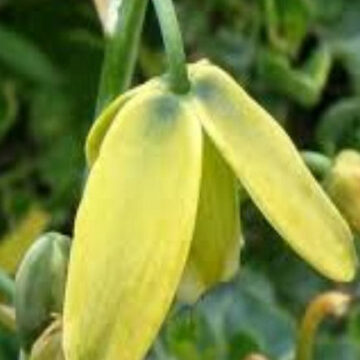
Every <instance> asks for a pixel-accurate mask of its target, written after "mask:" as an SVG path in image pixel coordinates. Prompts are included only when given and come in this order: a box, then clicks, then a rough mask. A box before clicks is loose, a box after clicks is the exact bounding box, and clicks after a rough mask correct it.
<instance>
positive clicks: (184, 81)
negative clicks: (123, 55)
mask: <svg viewBox="0 0 360 360" xmlns="http://www.w3.org/2000/svg"><path fill="white" fill-rule="evenodd" d="M153 3H154V6H155V10H156V14H157V17H158V19H159V23H160V28H161V33H162V37H163V40H164V45H165V51H166V55H167V57H168V63H169V80H170V87H171V90H172V91H173V92H175V93H177V94H183V93H186V92H188V91H189V89H190V81H189V77H188V74H187V68H186V56H185V51H184V44H183V40H182V35H181V31H180V27H179V23H178V20H177V17H176V12H175V9H174V4H173V2H172V1H171V0H153Z"/></svg>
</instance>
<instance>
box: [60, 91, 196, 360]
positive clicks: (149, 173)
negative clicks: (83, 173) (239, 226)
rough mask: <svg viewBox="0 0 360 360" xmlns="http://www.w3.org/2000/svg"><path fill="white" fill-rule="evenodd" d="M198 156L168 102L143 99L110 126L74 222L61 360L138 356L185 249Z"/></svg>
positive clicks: (170, 293) (191, 125)
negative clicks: (62, 358)
mask: <svg viewBox="0 0 360 360" xmlns="http://www.w3.org/2000/svg"><path fill="white" fill-rule="evenodd" d="M201 151H202V133H201V126H200V124H199V122H198V121H197V120H196V119H194V118H193V117H192V114H191V113H188V112H187V110H186V108H185V107H184V106H183V105H182V104H181V103H180V102H179V101H178V99H177V98H176V97H175V96H172V95H165V94H163V93H161V92H158V91H153V92H152V93H145V94H144V95H142V94H141V95H139V96H137V97H136V98H135V99H133V100H132V101H131V102H130V103H129V104H128V106H126V108H124V109H123V111H122V112H121V113H120V114H119V115H118V117H116V119H115V121H114V123H113V125H112V126H111V129H110V130H109V133H108V134H107V136H106V137H105V139H104V143H103V145H102V147H101V151H100V154H99V157H98V159H97V161H96V162H95V164H94V166H93V169H92V171H91V172H90V176H89V179H88V183H87V186H86V189H85V193H84V197H83V200H82V203H81V205H80V209H79V212H78V215H77V218H76V224H75V241H74V244H73V248H72V252H71V259H70V266H69V275H68V284H67V290H66V298H65V314H64V349H65V354H66V359H67V360H85V359H86V360H118V359H121V360H139V359H142V358H143V357H144V356H145V353H146V351H147V350H148V348H149V346H150V345H151V343H152V341H153V340H154V338H155V336H156V334H157V332H158V330H159V328H160V326H161V323H162V321H163V320H164V317H165V315H166V313H167V311H168V309H169V307H170V305H171V302H172V300H173V297H174V295H175V292H176V288H177V286H178V284H179V281H180V278H181V274H182V272H183V269H184V266H185V263H186V259H187V256H188V252H189V249H190V245H191V239H192V235H193V230H194V226H195V218H196V209H197V203H198V197H199V191H200V177H201Z"/></svg>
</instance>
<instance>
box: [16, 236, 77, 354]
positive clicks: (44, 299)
mask: <svg viewBox="0 0 360 360" xmlns="http://www.w3.org/2000/svg"><path fill="white" fill-rule="evenodd" d="M69 252H70V239H69V238H68V237H67V236H63V235H61V234H57V233H47V234H45V235H43V236H41V237H40V238H39V239H38V240H37V241H35V243H34V244H33V245H32V247H31V248H30V249H29V251H28V252H27V254H26V255H25V257H24V259H23V261H22V263H21V265H20V268H19V270H18V272H17V274H16V281H15V309H16V322H17V327H18V331H19V335H20V343H21V346H22V347H23V348H24V350H25V351H30V349H31V346H32V345H33V343H34V342H35V340H36V339H37V338H38V336H39V335H40V334H41V333H42V332H43V331H44V329H45V328H46V327H47V326H48V325H49V323H50V322H51V320H52V319H53V314H54V313H60V312H62V306H63V299H64V289H65V282H66V274H67V265H68V257H69Z"/></svg>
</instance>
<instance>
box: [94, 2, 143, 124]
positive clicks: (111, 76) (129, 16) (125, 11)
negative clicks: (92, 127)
mask: <svg viewBox="0 0 360 360" xmlns="http://www.w3.org/2000/svg"><path fill="white" fill-rule="evenodd" d="M111 1H112V2H113V3H115V1H116V2H117V3H118V6H117V7H115V8H114V10H113V11H114V12H116V11H117V12H118V18H117V21H116V25H115V27H114V31H112V32H110V33H109V34H107V44H106V51H105V58H104V64H103V69H102V74H101V80H100V88H99V94H98V100H97V104H96V111H95V116H96V117H97V116H98V115H99V114H100V113H101V111H102V110H103V109H104V108H105V107H106V106H107V105H108V104H109V103H110V102H111V101H112V100H114V99H115V98H116V97H117V96H118V95H119V94H120V93H123V92H125V91H126V90H127V89H128V88H129V86H130V84H131V79H132V77H133V74H134V69H135V63H136V59H137V54H138V49H139V42H140V35H141V31H142V28H143V23H144V18H145V13H146V8H147V4H148V0H122V1H117V0H111ZM111 1H110V3H111ZM115 15H116V14H115ZM105 25H106V24H105ZM105 27H106V26H105Z"/></svg>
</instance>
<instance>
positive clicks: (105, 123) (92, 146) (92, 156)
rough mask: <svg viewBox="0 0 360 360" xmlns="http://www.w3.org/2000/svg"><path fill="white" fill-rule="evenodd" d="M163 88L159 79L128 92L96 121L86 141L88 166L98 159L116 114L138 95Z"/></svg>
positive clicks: (108, 107)
mask: <svg viewBox="0 0 360 360" xmlns="http://www.w3.org/2000/svg"><path fill="white" fill-rule="evenodd" d="M161 86H162V84H161V82H160V81H158V79H154V80H151V81H148V82H147V83H145V84H143V85H140V86H138V87H136V88H134V89H132V90H129V91H127V92H126V93H124V94H121V95H120V96H119V97H117V98H116V99H115V100H114V101H113V102H112V103H111V104H110V105H109V106H107V107H106V109H105V110H104V111H103V112H102V113H101V114H100V116H99V117H98V118H97V119H96V121H95V122H94V124H93V126H92V127H91V129H90V131H89V134H88V136H87V139H86V145H85V153H86V160H87V163H88V166H89V167H91V166H92V165H93V164H94V162H95V160H96V159H97V157H98V154H99V151H100V147H101V144H102V142H103V140H104V138H105V135H106V134H107V132H108V130H109V128H110V126H111V124H112V123H113V120H114V118H115V117H116V114H117V113H118V112H119V111H121V110H122V109H123V108H124V106H125V105H126V104H127V103H128V102H129V100H131V99H133V98H134V97H135V96H136V95H138V94H140V93H142V94H144V92H145V91H146V90H148V89H150V90H151V91H152V90H155V89H156V88H160V87H161Z"/></svg>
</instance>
